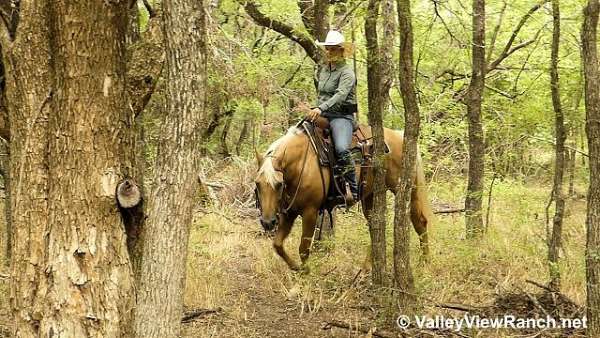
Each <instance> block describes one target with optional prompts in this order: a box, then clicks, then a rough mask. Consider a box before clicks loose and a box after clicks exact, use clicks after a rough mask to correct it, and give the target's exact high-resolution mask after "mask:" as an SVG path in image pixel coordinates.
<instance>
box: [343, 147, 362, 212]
mask: <svg viewBox="0 0 600 338" xmlns="http://www.w3.org/2000/svg"><path fill="white" fill-rule="evenodd" d="M340 155H341V156H339V157H340V158H339V160H338V165H339V166H340V167H341V171H342V173H343V177H344V180H345V181H346V183H347V186H348V187H349V189H346V206H347V207H351V206H352V205H354V204H355V203H356V202H358V184H357V183H356V171H355V169H354V159H353V158H352V154H351V153H350V151H346V152H344V153H343V154H340ZM348 190H350V191H348Z"/></svg>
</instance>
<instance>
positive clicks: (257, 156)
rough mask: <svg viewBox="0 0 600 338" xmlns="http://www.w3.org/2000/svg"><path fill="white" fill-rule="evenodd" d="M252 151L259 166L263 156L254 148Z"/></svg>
mask: <svg viewBox="0 0 600 338" xmlns="http://www.w3.org/2000/svg"><path fill="white" fill-rule="evenodd" d="M254 153H255V154H256V163H257V164H258V166H259V167H260V166H261V165H262V163H263V161H264V159H265V157H264V156H263V155H262V154H261V153H259V152H258V150H256V149H254Z"/></svg>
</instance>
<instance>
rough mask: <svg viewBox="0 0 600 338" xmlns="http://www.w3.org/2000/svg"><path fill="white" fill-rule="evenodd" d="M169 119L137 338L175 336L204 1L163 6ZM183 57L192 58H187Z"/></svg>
mask: <svg viewBox="0 0 600 338" xmlns="http://www.w3.org/2000/svg"><path fill="white" fill-rule="evenodd" d="M163 16H164V37H165V44H166V60H167V63H166V105H167V106H166V116H165V120H164V122H163V124H162V127H161V132H160V138H161V139H160V140H159V148H158V154H157V161H156V164H155V166H154V168H155V173H154V177H153V179H152V182H153V186H152V191H151V193H150V199H149V202H148V207H147V208H148V209H147V212H148V220H147V221H146V224H145V227H146V232H145V235H144V245H143V247H144V248H143V260H142V267H141V276H142V278H141V280H140V283H139V286H138V295H137V299H138V304H137V306H136V309H135V322H134V328H135V336H136V337H140V338H142V337H143V338H152V337H157V338H158V337H160V338H163V337H164V338H171V337H178V336H179V335H180V324H181V315H182V308H183V292H184V286H185V271H186V261H187V244H188V238H189V227H190V224H191V221H192V210H193V207H194V201H195V198H196V197H197V196H198V190H199V184H198V181H197V175H198V172H199V170H200V165H199V162H200V156H199V152H198V151H197V146H198V144H199V141H200V135H201V128H200V127H201V124H202V121H203V117H204V116H203V115H204V101H205V100H204V95H205V86H206V83H205V82H206V27H205V18H204V1H192V0H165V1H164V2H163ZM181 55H194V57H184V58H182V57H181Z"/></svg>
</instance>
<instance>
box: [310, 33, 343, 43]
mask: <svg viewBox="0 0 600 338" xmlns="http://www.w3.org/2000/svg"><path fill="white" fill-rule="evenodd" d="M344 42H346V40H345V39H344V36H343V35H342V33H340V32H338V31H334V30H331V31H329V32H328V33H327V37H326V38H325V41H323V42H320V41H319V40H317V41H316V43H317V45H319V46H342V45H343V44H344Z"/></svg>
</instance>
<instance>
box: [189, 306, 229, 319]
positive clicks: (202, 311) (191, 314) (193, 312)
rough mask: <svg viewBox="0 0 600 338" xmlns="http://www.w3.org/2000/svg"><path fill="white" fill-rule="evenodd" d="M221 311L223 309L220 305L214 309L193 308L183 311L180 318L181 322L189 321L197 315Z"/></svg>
mask: <svg viewBox="0 0 600 338" xmlns="http://www.w3.org/2000/svg"><path fill="white" fill-rule="evenodd" d="M221 311H223V309H222V308H220V307H218V308H216V309H194V310H189V311H185V313H184V314H183V318H181V322H182V323H189V322H192V321H193V320H194V319H196V318H198V317H201V316H206V315H210V314H213V313H218V312H221Z"/></svg>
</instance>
